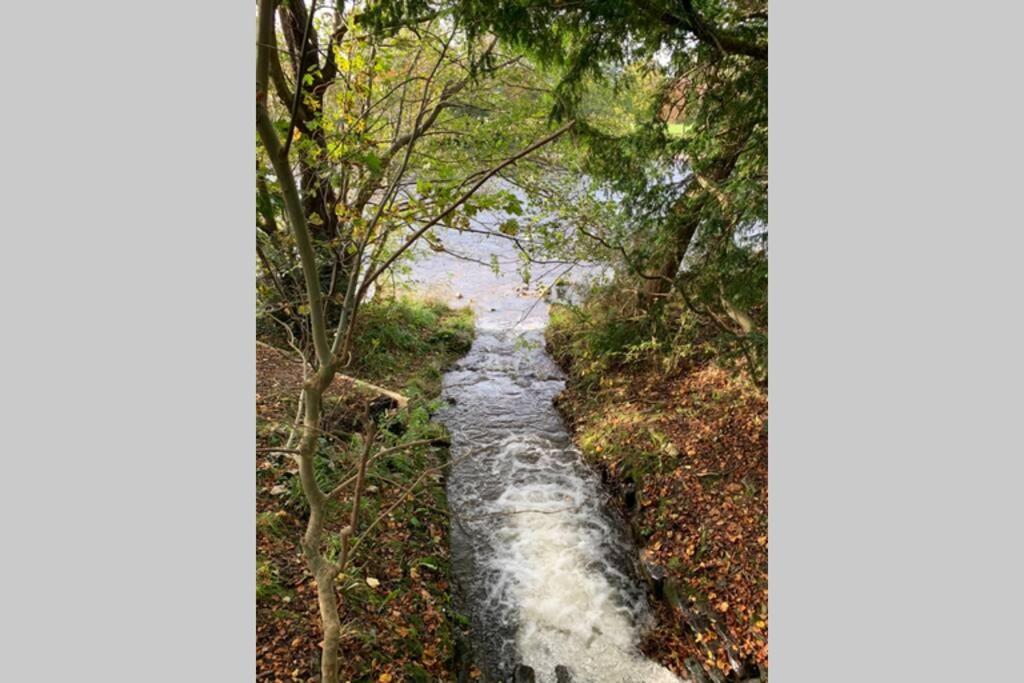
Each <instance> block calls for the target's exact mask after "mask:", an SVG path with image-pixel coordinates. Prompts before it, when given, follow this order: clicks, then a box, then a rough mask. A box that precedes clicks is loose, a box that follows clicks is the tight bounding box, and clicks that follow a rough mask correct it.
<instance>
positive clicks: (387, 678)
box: [377, 674, 391, 683]
mask: <svg viewBox="0 0 1024 683" xmlns="http://www.w3.org/2000/svg"><path fill="white" fill-rule="evenodd" d="M377 680H378V681H380V683H391V674H381V675H380V678H378V679H377Z"/></svg>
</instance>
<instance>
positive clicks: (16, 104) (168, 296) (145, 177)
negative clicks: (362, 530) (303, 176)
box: [0, 0, 255, 683]
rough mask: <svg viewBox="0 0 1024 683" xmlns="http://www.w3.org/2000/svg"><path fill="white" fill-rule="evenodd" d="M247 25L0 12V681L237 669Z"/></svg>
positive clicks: (250, 441) (75, 12)
mask: <svg viewBox="0 0 1024 683" xmlns="http://www.w3.org/2000/svg"><path fill="white" fill-rule="evenodd" d="M253 16H254V14H253V8H252V5H251V3H248V2H227V3H223V2H200V1H198V0H186V1H185V2H174V3H159V4H156V3H139V2H125V1H124V0H114V1H113V2H100V3H95V2H94V3H81V2H66V1H59V0H58V1H55V2H46V3H15V4H10V5H8V6H6V7H5V8H4V14H3V18H2V20H0V26H2V28H0V31H2V33H3V37H2V39H0V65H2V67H0V68H2V69H3V71H4V78H3V83H4V92H5V95H4V105H3V107H2V108H0V116H2V117H3V126H2V128H0V130H3V131H4V143H3V152H2V153H0V156H2V158H3V161H4V167H5V183H4V192H3V195H4V207H3V208H4V228H5V230H4V244H3V246H2V247H0V254H2V256H0V259H2V266H0V278H2V284H0V291H2V292H3V294H4V307H3V312H2V315H3V317H2V320H3V322H2V327H3V335H2V338H3V344H2V346H3V353H2V354H0V358H2V362H3V366H4V367H3V371H2V374H0V376H2V377H3V380H2V383H3V386H4V394H5V398H6V400H5V407H6V409H5V417H6V418H9V419H5V420H4V425H5V430H4V440H3V451H4V454H5V456H6V457H5V459H4V471H3V474H2V480H3V482H4V487H3V488H4V493H3V495H0V508H2V519H3V520H4V533H3V544H4V545H3V548H4V549H3V556H4V559H3V563H2V569H0V571H2V573H3V578H2V584H0V585H2V586H3V589H4V593H5V597H4V601H3V603H4V604H3V606H2V607H0V614H2V617H0V618H2V619H3V622H4V628H3V631H4V633H5V635H4V644H3V647H2V650H3V653H4V654H3V655H2V656H0V670H2V673H0V679H3V680H9V681H70V680H83V681H84V680H102V681H126V682H127V681H131V682H132V683H136V682H138V681H168V682H171V681H173V682H174V683H180V682H181V681H200V680H202V681H207V680H208V681H245V680H249V681H251V680H253V678H254V676H255V661H254V656H253V652H254V644H255V606H254V591H255V578H254V565H255V559H254V556H255V533H254V530H253V516H254V508H255V472H254V467H253V456H252V453H253V447H254V439H255V437H254V423H255V417H254V414H253V404H254V401H253V399H254V394H255V380H254V376H253V374H254V373H253V367H254V365H255V350H254V348H253V326H254V323H253V319H254V315H253V314H254V306H255V304H254V294H253V286H252V283H253V270H254V265H253V264H254V256H253V254H254V235H253V229H252V226H253V221H254V215H255V208H254V201H253V184H252V178H253V169H254V167H255V157H254V155H255V151H254V144H253V141H254V139H255V124H254V118H253V113H252V94H253V68H254V67H253V64H254V60H255V45H254V32H255V27H254V22H253ZM15 416H16V418H15Z"/></svg>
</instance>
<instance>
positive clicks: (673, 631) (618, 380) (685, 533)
mask: <svg viewBox="0 0 1024 683" xmlns="http://www.w3.org/2000/svg"><path fill="white" fill-rule="evenodd" d="M562 323H563V324H562V325H561V326H560V325H559V320H558V318H557V317H556V318H553V323H552V327H551V328H550V329H549V333H548V349H549V351H550V353H551V355H552V356H553V357H554V358H555V359H556V360H557V361H558V362H559V364H560V365H562V367H563V368H564V369H565V370H566V371H567V373H568V375H569V380H568V382H567V388H566V390H565V391H564V392H563V394H562V395H561V396H560V397H559V399H558V405H559V407H560V409H561V410H562V412H563V414H564V415H565V416H566V419H567V421H568V422H569V424H570V425H571V428H572V429H573V432H574V436H575V439H576V442H577V444H578V445H579V446H580V448H581V449H582V450H583V452H584V454H585V456H586V457H587V458H588V459H589V460H590V461H591V462H593V463H594V464H595V466H597V467H598V468H599V469H600V470H601V471H602V472H603V474H604V476H605V477H606V480H607V482H608V484H609V487H610V488H611V490H612V491H613V493H614V494H615V496H616V498H617V499H618V501H619V503H620V504H621V505H622V507H623V509H624V510H625V512H626V514H627V517H628V518H629V520H630V522H631V525H632V526H633V529H634V532H635V534H636V538H637V542H638V545H639V546H640V547H641V556H642V559H643V561H644V564H645V566H646V567H647V568H648V571H649V575H650V582H651V595H652V598H653V599H652V604H653V605H654V609H655V616H656V621H657V624H656V626H655V627H654V629H653V630H652V632H651V633H650V634H649V637H648V638H647V641H646V644H645V651H646V652H647V654H649V655H650V656H652V657H654V658H656V659H657V660H658V661H660V662H662V663H663V664H665V665H666V666H668V667H670V668H672V669H673V670H675V671H676V672H677V673H678V674H679V675H681V676H683V677H686V678H694V680H699V677H700V676H702V675H705V674H702V673H701V672H700V670H699V669H703V670H704V671H705V672H707V673H708V674H709V675H710V676H709V677H710V679H711V680H714V679H715V678H716V677H718V676H722V677H724V678H725V679H726V680H746V679H749V678H757V677H762V678H766V677H767V666H768V645H767V635H768V625H767V622H768V611H767V602H768V490H767V485H768V457H767V456H768V435H767V417H768V416H767V408H768V406H767V397H766V396H765V395H764V394H763V393H762V392H761V391H760V390H758V389H757V388H755V387H754V386H753V385H752V384H751V383H750V382H749V381H747V380H746V379H744V378H742V377H738V376H737V375H736V373H735V372H734V371H733V372H726V371H724V370H722V369H721V368H718V367H716V366H715V365H714V364H712V363H711V362H707V361H706V362H703V363H700V362H697V363H684V364H682V366H683V367H684V368H685V369H682V370H676V371H673V372H665V370H664V366H663V365H661V364H660V363H658V362H657V359H656V358H652V359H647V360H645V361H641V362H631V363H622V364H618V365H616V364H613V363H609V364H607V367H605V368H604V369H603V370H602V372H601V373H600V374H599V377H595V376H594V375H593V374H592V373H586V372H584V371H583V370H582V366H583V363H582V362H580V359H579V358H574V357H573V355H572V351H571V349H573V348H578V347H577V346H576V345H573V344H570V343H566V339H567V337H566V335H571V334H573V332H574V331H573V330H572V329H566V327H565V319H563V320H562Z"/></svg>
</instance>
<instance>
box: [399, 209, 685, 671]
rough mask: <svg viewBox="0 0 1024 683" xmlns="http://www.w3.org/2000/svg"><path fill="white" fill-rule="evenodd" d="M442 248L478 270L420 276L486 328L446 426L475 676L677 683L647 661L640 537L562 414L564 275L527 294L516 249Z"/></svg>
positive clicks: (479, 243)
mask: <svg viewBox="0 0 1024 683" xmlns="http://www.w3.org/2000/svg"><path fill="white" fill-rule="evenodd" d="M483 218H484V220H487V217H486V216H485V217H483ZM494 219H495V220H497V218H496V217H494ZM439 236H440V238H441V241H442V243H443V244H444V245H445V247H446V248H447V249H450V250H452V251H455V252H457V253H459V254H462V255H464V256H468V257H471V258H472V259H474V261H466V260H462V259H458V258H455V257H454V256H452V255H450V254H447V253H439V252H432V251H425V252H424V254H423V255H422V256H421V257H420V258H419V259H418V260H417V261H416V263H415V264H414V266H413V269H412V275H411V277H412V281H413V285H414V287H415V288H416V289H417V290H420V291H425V292H427V293H430V294H432V295H434V296H436V297H438V298H440V299H442V300H444V301H446V302H448V303H449V304H451V305H455V306H460V305H470V306H472V307H473V309H474V310H475V312H476V316H477V317H476V328H477V337H476V340H475V342H474V343H473V347H472V349H471V350H470V351H469V353H468V354H467V355H466V356H465V357H463V358H462V359H461V360H460V361H458V362H457V363H456V364H455V366H454V367H452V368H451V370H450V371H449V372H448V373H447V374H446V375H445V376H444V394H443V396H444V398H445V399H446V401H447V405H446V407H445V408H444V409H443V410H442V411H440V413H439V414H438V416H437V417H438V419H439V420H440V421H442V422H443V423H444V424H445V425H446V427H447V428H448V430H449V432H450V434H451V440H452V446H451V457H452V467H451V470H450V475H449V478H448V503H449V508H450V511H451V517H452V519H451V546H452V547H451V550H452V571H453V575H454V578H455V581H456V583H457V586H458V588H457V590H458V591H459V595H458V596H457V599H458V601H459V604H461V606H462V609H463V611H464V612H466V613H467V615H468V616H469V618H470V627H471V640H472V643H473V649H474V658H475V661H476V663H477V665H478V666H479V667H480V668H481V670H482V671H483V672H484V674H485V676H487V677H488V679H489V680H503V679H504V678H505V677H507V676H509V675H510V673H511V671H512V669H513V668H514V667H515V666H516V665H517V664H525V665H528V666H530V667H532V668H533V669H534V670H535V672H536V675H537V681H539V682H541V683H545V682H548V681H550V682H552V683H554V682H555V681H556V678H555V667H556V666H559V665H561V666H564V667H566V668H567V669H568V670H569V671H570V672H571V673H572V675H573V680H574V681H576V682H577V683H627V682H628V683H660V682H666V683H668V682H670V681H678V680H679V679H678V678H677V677H676V676H675V675H673V674H672V673H671V672H669V671H668V670H667V669H665V668H663V667H661V666H660V665H658V664H656V663H654V662H652V661H650V660H648V659H646V658H645V657H643V656H642V655H641V654H640V652H639V650H638V644H639V641H640V638H641V636H642V633H643V630H644V629H645V628H646V627H647V626H648V625H649V622H650V615H649V612H648V607H647V603H646V599H645V595H644V590H643V586H642V582H641V581H640V579H639V577H638V573H637V570H636V563H635V551H634V549H633V547H632V545H631V540H630V538H629V533H628V531H627V528H626V526H625V524H624V523H623V521H622V519H621V518H620V517H619V515H618V514H617V513H616V512H615V510H614V509H613V508H612V507H611V506H609V505H608V500H607V494H606V493H605V491H604V489H603V487H602V485H601V482H600V479H599V477H598V476H597V474H596V473H595V472H594V471H593V470H592V469H590V467H589V466H587V465H586V464H585V463H584V462H583V460H582V458H581V456H580V453H579V451H578V450H577V449H576V448H575V446H574V445H573V443H572V439H571V437H570V434H569V432H568V430H567V428H566V426H565V424H564V423H563V421H562V418H561V416H560V414H559V413H558V411H557V410H556V408H555V407H554V405H553V403H552V400H553V399H554V397H555V396H556V395H557V394H558V393H559V392H560V391H561V390H562V388H563V387H564V376H563V374H562V372H561V371H560V369H559V368H558V367H557V366H556V365H555V363H554V361H553V360H552V359H551V358H550V356H548V354H547V353H546V352H545V351H544V338H543V330H544V326H545V325H546V324H547V319H548V305H547V303H546V302H545V301H544V300H543V299H541V298H539V297H538V296H537V295H536V291H537V290H538V289H540V288H543V287H545V286H546V285H549V284H551V283H552V282H554V281H555V279H556V278H558V277H559V276H561V275H563V274H564V273H565V271H566V267H565V266H550V267H548V266H534V267H533V273H534V278H533V280H532V283H531V286H532V289H533V292H530V293H526V292H524V287H523V285H522V280H521V278H520V277H519V276H518V275H516V272H515V266H516V264H517V254H516V250H515V248H514V246H513V244H512V243H511V242H510V241H508V240H505V239H500V238H497V237H488V236H484V235H481V234H475V233H457V232H455V231H445V232H444V233H441V234H440V235H439ZM495 260H496V261H497V263H498V265H499V266H500V269H501V274H500V275H496V274H495V273H494V271H493V270H492V268H491V267H490V264H491V263H493V262H494V261H495ZM545 270H547V272H546V273H545V272H544V271H545ZM580 270H581V269H579V268H577V269H575V270H574V271H572V273H571V274H570V275H575V276H576V277H577V278H579V277H580Z"/></svg>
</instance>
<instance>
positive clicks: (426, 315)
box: [256, 300, 473, 683]
mask: <svg viewBox="0 0 1024 683" xmlns="http://www.w3.org/2000/svg"><path fill="white" fill-rule="evenodd" d="M271 336H273V335H264V340H263V341H264V342H266V343H263V342H261V343H258V344H257V349H256V356H257V389H256V392H257V393H256V403H257V405H256V410H257V446H258V447H264V448H266V447H271V446H281V445H282V444H283V443H284V440H285V439H286V438H287V435H288V431H289V427H290V425H291V424H292V421H293V420H294V416H295V410H296V407H297V400H298V395H299V389H300V387H301V383H302V366H301V364H300V363H299V362H298V361H297V360H296V356H295V354H294V352H292V351H289V350H287V344H285V343H283V340H282V339H280V338H278V339H273V338H271ZM472 338H473V319H472V313H471V312H470V311H469V310H468V309H458V310H453V309H449V308H447V307H445V306H443V305H441V304H436V303H425V302H419V301H413V300H400V301H394V302H389V303H384V304H372V305H367V306H366V307H365V308H364V310H363V311H362V312H361V322H360V326H359V329H358V330H357V337H356V348H357V349H361V350H362V352H361V355H360V357H359V359H358V360H357V361H356V362H355V363H354V364H353V366H352V367H350V368H347V369H346V370H345V372H346V373H347V374H350V375H352V376H354V377H357V378H359V379H361V380H365V381H368V382H371V383H373V384H376V385H379V386H382V387H385V388H387V389H391V390H394V391H398V392H399V393H402V394H404V395H406V396H408V397H409V398H410V403H409V406H408V407H407V408H405V409H402V410H401V411H397V412H393V413H392V414H391V415H390V416H389V417H388V418H387V419H386V424H385V425H384V429H383V430H382V431H381V434H382V435H383V436H382V437H381V445H383V446H392V445H396V444H400V443H403V442H407V441H412V440H419V439H424V438H439V437H443V436H444V434H443V428H442V427H440V426H439V425H437V424H435V423H433V422H430V419H429V418H430V414H431V413H432V412H433V411H434V410H435V409H436V408H437V406H438V396H439V394H440V390H441V374H442V372H443V370H444V368H445V367H446V366H448V365H449V364H450V363H452V362H453V361H454V360H456V359H457V358H459V357H460V356H461V355H463V354H464V353H465V352H466V351H467V350H468V349H469V345H470V344H471V342H472ZM372 398H374V395H373V394H366V393H364V392H362V391H360V390H357V389H356V388H355V387H353V385H352V383H351V382H348V381H346V380H344V379H340V378H339V379H336V380H335V382H334V384H333V385H332V386H331V388H330V389H329V391H328V400H327V401H325V412H326V413H327V414H326V417H325V427H324V429H325V438H324V439H323V442H322V445H321V451H322V455H320V456H318V458H317V475H318V477H321V478H322V479H323V483H322V485H323V486H324V488H330V487H331V486H332V484H333V483H336V482H338V481H341V480H343V479H344V478H347V477H348V476H349V474H350V473H351V471H352V470H353V466H352V463H353V459H354V457H355V452H356V450H357V448H358V445H359V439H360V437H359V436H358V432H359V424H360V423H359V419H360V416H361V415H362V411H363V409H364V408H363V406H364V405H365V403H366V401H367V400H368V399H372ZM447 456H448V453H447V449H445V448H437V447H422V448H419V447H418V448H416V449H412V450H408V451H403V452H399V453H395V454H394V455H393V456H389V457H385V458H381V459H379V460H377V461H375V462H374V463H373V464H372V466H371V468H370V470H369V472H368V483H369V486H368V488H367V490H366V507H365V508H364V509H363V513H362V514H363V515H364V519H366V520H368V521H369V520H374V519H376V518H379V520H380V521H379V523H378V524H377V525H376V526H375V527H374V529H373V535H372V537H369V538H367V542H366V544H365V545H364V546H363V547H362V548H358V549H354V558H353V564H352V565H351V567H350V569H349V570H348V571H347V572H346V573H345V574H344V575H343V576H342V577H340V578H339V583H338V592H339V595H340V597H341V602H342V608H341V612H342V621H343V624H344V635H343V641H342V645H341V648H342V653H343V655H342V657H341V661H342V672H341V680H343V681H378V682H381V683H387V682H388V681H396V682H397V681H440V680H448V679H449V678H450V676H449V674H448V671H449V670H450V668H451V665H452V658H453V652H454V648H455V644H454V633H455V632H456V630H457V628H458V625H457V619H458V617H457V615H455V614H453V612H452V610H451V606H450V604H449V597H448V596H449V590H448V586H449V575H448V537H447V533H448V520H447V503H446V499H445V494H444V481H443V479H444V465H445V463H446V462H447ZM256 467H257V495H256V508H257V518H256V538H257V557H256V561H257V566H256V572H257V583H256V613H257V627H256V633H257V644H256V657H257V660H256V662H257V664H256V668H257V676H256V678H257V680H258V681H271V682H274V683H278V682H281V683H283V682H285V681H314V680H318V679H319V658H320V642H321V631H320V616H319V611H318V608H317V599H316V588H315V585H314V582H313V580H312V576H311V575H310V573H309V571H308V569H307V568H306V564H305V562H304V560H303V558H302V556H301V553H300V550H299V546H298V540H299V538H300V536H301V534H302V532H303V530H304V528H305V519H306V514H307V513H306V508H305V504H304V500H303V498H302V494H301V490H300V488H299V486H298V482H297V478H296V473H295V469H296V468H295V464H294V463H293V461H292V460H291V456H288V455H284V454H273V453H258V454H257V457H256ZM423 472H428V473H430V474H431V476H428V477H426V479H425V480H424V481H423V482H422V483H421V484H420V485H419V486H418V487H417V488H416V489H415V490H413V491H410V492H409V493H406V490H407V489H408V488H409V487H410V486H411V485H412V484H413V482H414V481H415V480H416V479H417V477H418V476H419V475H420V474H421V473H423ZM396 503H397V505H396ZM392 505H396V507H395V508H394V509H393V510H391V511H390V512H388V508H390V507H391V506H392ZM344 514H347V511H346V510H345V509H344V506H343V505H340V504H339V505H338V506H337V507H335V508H334V509H332V510H331V512H330V515H329V521H328V524H327V528H328V529H331V530H334V531H336V530H338V529H340V528H341V526H342V523H341V519H342V515H344Z"/></svg>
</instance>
